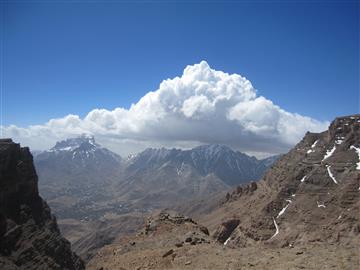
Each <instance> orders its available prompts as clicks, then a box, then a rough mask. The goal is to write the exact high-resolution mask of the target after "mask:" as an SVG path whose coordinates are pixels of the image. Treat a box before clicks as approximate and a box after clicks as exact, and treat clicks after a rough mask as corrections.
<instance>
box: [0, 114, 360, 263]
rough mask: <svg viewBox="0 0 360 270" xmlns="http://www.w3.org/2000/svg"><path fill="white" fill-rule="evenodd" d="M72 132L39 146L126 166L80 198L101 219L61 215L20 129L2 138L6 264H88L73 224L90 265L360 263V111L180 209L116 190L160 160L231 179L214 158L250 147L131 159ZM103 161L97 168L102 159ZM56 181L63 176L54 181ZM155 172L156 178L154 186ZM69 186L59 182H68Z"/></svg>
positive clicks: (160, 166) (0, 230) (0, 250)
mask: <svg viewBox="0 0 360 270" xmlns="http://www.w3.org/2000/svg"><path fill="white" fill-rule="evenodd" d="M65 142H66V143H64V142H61V143H58V144H57V145H56V146H55V147H54V148H52V149H51V150H49V151H47V152H45V153H39V154H38V155H36V158H38V157H39V156H40V157H41V155H49V156H51V157H56V156H57V157H61V156H68V157H70V158H72V157H73V156H74V160H75V159H76V158H75V156H77V155H79V159H78V160H79V162H75V161H74V162H73V163H74V164H73V166H74V167H71V168H68V169H69V171H71V170H75V171H76V172H78V171H79V170H80V168H81V167H83V168H86V166H87V163H86V160H87V159H88V158H89V160H90V156H92V157H91V160H92V162H94V163H95V164H102V162H101V161H100V160H98V159H97V155H98V154H99V156H101V155H103V154H104V153H105V154H106V155H108V154H109V156H110V155H111V156H112V158H111V160H112V161H111V162H116V163H117V164H119V167H118V166H115V167H116V170H115V169H114V170H113V171H111V173H109V174H108V175H109V178H106V179H105V178H102V179H100V180H99V181H103V182H102V183H103V186H104V190H107V191H109V192H110V191H113V193H110V194H102V195H103V197H101V198H100V197H99V198H97V200H95V201H94V202H91V201H89V202H91V203H93V204H92V205H91V204H90V205H88V204H87V203H83V204H82V208H81V207H80V205H81V202H82V201H81V198H82V196H89V194H90V193H85V194H80V195H79V201H77V202H76V204H78V205H79V209H81V210H82V211H84V215H86V214H88V215H90V214H91V213H93V217H95V216H96V215H98V216H100V217H99V218H97V219H95V218H93V219H91V218H88V219H84V218H81V219H80V220H77V219H76V218H75V217H73V218H59V220H58V221H57V219H56V218H55V216H54V215H53V214H52V213H51V211H50V208H49V206H48V204H47V203H46V202H45V201H44V200H43V199H42V198H41V196H40V195H39V191H38V178H37V172H36V170H35V167H34V163H33V157H32V155H31V153H30V151H29V149H28V148H21V147H20V145H19V144H16V143H13V142H12V140H11V139H1V140H0V186H1V189H0V268H1V269H11V270H12V269H14V270H15V269H69V270H70V269H73V270H75V269H84V267H85V266H84V262H83V261H82V259H80V258H79V257H78V256H77V255H76V254H75V253H74V252H73V251H72V250H71V245H70V243H69V242H68V241H67V240H66V239H64V238H63V236H62V234H61V233H64V232H65V234H66V233H68V238H69V239H71V240H72V242H73V245H72V248H73V249H75V250H78V251H79V252H80V253H81V255H82V257H83V258H85V259H86V261H87V264H86V269H88V270H93V269H94V270H99V269H103V270H104V269H115V270H116V269H118V270H124V269H358V268H359V266H360V261H359V256H358V252H359V250H358V247H359V245H360V218H359V211H360V196H359V192H360V115H359V114H357V115H351V116H347V117H338V118H336V119H335V120H334V121H333V122H332V123H331V125H330V127H329V129H328V130H327V131H324V132H322V133H310V132H308V133H306V135H305V136H304V138H303V139H302V140H301V141H300V142H299V143H298V144H297V145H295V146H294V148H293V149H291V150H290V151H289V152H288V153H287V154H285V155H283V156H282V157H280V158H279V159H278V160H277V161H276V162H275V163H274V164H273V165H272V166H271V167H270V168H269V169H268V170H267V172H266V173H265V175H264V176H263V177H262V178H261V179H260V180H259V181H250V182H247V183H239V184H236V185H235V186H234V187H233V188H232V189H231V190H226V191H225V192H224V191H223V192H214V193H209V194H207V196H200V197H191V196H189V200H188V201H181V200H179V201H178V204H177V205H176V204H173V205H172V206H171V208H173V210H171V209H157V208H156V207H158V206H160V205H161V203H159V202H162V201H161V200H156V199H155V200H154V201H155V203H154V204H153V207H154V209H152V210H151V213H150V212H149V211H150V209H148V212H146V211H145V212H144V209H143V208H139V209H137V208H136V207H139V206H140V205H141V204H142V203H143V201H142V199H144V198H145V197H146V196H145V197H144V195H143V194H140V193H141V192H140V191H141V189H139V190H138V196H135V195H136V193H135V194H134V193H132V194H131V196H130V197H129V198H132V200H130V201H129V202H128V204H127V205H126V207H124V206H123V205H121V204H120V203H119V202H120V201H118V200H119V198H117V197H116V195H118V194H120V195H121V191H119V190H117V188H121V182H124V183H128V184H131V181H130V180H131V179H132V181H133V182H134V183H137V186H139V183H143V182H145V181H146V179H145V178H143V179H142V180H141V181H140V179H141V177H144V176H149V175H151V174H153V175H152V176H155V174H154V173H153V171H159V170H160V171H161V170H163V171H164V172H170V171H171V172H172V173H176V174H177V175H178V176H179V177H180V176H181V175H182V174H183V173H186V171H187V170H190V173H193V174H194V175H196V176H197V175H199V176H201V177H204V175H205V177H206V176H207V177H209V175H213V177H216V178H217V179H219V181H222V180H221V179H222V178H221V177H223V176H224V175H223V174H222V170H218V169H217V167H216V165H214V164H217V162H216V160H218V162H220V161H221V162H223V160H225V162H223V163H222V164H223V166H225V164H226V165H227V166H228V168H229V169H233V170H235V171H236V170H238V171H240V168H241V166H239V168H238V166H237V163H236V161H235V162H233V160H232V159H229V160H227V159H226V158H225V159H224V158H223V157H224V156H222V155H223V153H226V155H225V157H228V156H234V157H236V158H238V157H242V155H241V154H237V153H236V152H233V151H231V150H228V149H227V148H226V147H224V146H219V145H214V146H204V147H199V148H195V149H193V150H182V151H178V150H166V149H158V150H156V149H155V150H154V149H148V150H146V151H144V153H140V154H138V155H136V156H135V157H132V158H131V159H128V160H125V161H124V160H122V159H121V158H119V157H118V156H117V155H113V153H111V152H110V153H109V152H108V150H105V149H103V148H102V147H101V146H99V145H97V144H96V143H95V141H94V139H93V138H92V137H89V136H82V137H81V138H80V139H78V138H76V139H69V140H67V141H65ZM68 147H70V148H68ZM187 151H189V152H187ZM90 152H92V153H94V154H93V155H92V154H91V153H90ZM74 153H77V154H75V155H74ZM95 153H96V154H95ZM193 153H197V154H193ZM234 153H235V154H234ZM70 154H71V155H70ZM109 156H107V157H109ZM207 157H210V158H207ZM220 157H222V158H220ZM109 158H110V157H109ZM54 159H55V158H54ZM250 159H251V158H250ZM41 160H44V159H41ZM59 160H61V159H59ZM235 160H237V159H235ZM200 161H201V162H200ZM109 162H110V161H109ZM180 162H181V163H180ZM261 162H264V163H266V162H267V161H260V162H256V160H255V163H257V164H259V163H261ZM183 163H184V165H183V167H185V169H180V168H179V167H178V165H179V164H183ZM50 164H57V161H53V163H50ZM200 164H201V165H200ZM235 164H236V166H235ZM144 165H145V166H144ZM210 165H211V166H210ZM69 166H71V163H69ZM93 166H95V165H93ZM104 166H107V165H104ZM187 166H188V168H186V167H187ZM196 166H199V167H198V168H202V171H201V170H197V169H196V168H197V167H196ZM110 167H111V168H112V166H110ZM53 168H54V169H55V168H57V170H59V169H58V168H60V167H57V166H54V167H53ZM63 168H64V169H65V167H63ZM189 168H190V169H189ZM92 170H93V172H94V173H95V171H99V170H101V167H97V168H92ZM119 171H120V172H119ZM57 172H59V171H57ZM117 174H119V175H120V176H121V177H124V178H121V181H119V180H118V179H117V178H112V177H113V175H117ZM229 175H231V174H229ZM110 176H111V177H110ZM125 176H127V178H126V177H125ZM160 176H161V174H160ZM159 179H161V178H159ZM198 179H199V178H198ZM55 180H56V181H57V180H58V178H53V179H52V180H51V182H50V183H52V182H53V181H55ZM80 180H81V181H85V182H83V183H92V182H93V180H92V179H86V178H85V180H84V179H83V178H80ZM80 180H79V181H80ZM154 180H155V179H153V180H152V179H150V182H152V183H153V184H154V182H153V181H154ZM81 181H80V182H81ZM161 181H163V180H161ZM177 181H180V179H176V180H175V184H174V183H171V182H170V183H169V185H168V187H169V188H170V187H178V186H180V184H178V183H177ZM185 181H186V180H185ZM229 181H230V180H229ZM95 182H96V181H95ZM223 183H224V185H229V184H228V183H226V182H223ZM230 183H232V182H230ZM67 184H68V185H71V182H67ZM78 184H79V183H77V185H78ZM108 184H109V185H110V187H108V186H107V185H108ZM164 184H166V182H164ZM177 185H178V186H177ZM64 187H65V185H64V186H58V188H59V190H62V188H64ZM133 187H136V185H134V186H133ZM147 187H149V186H147ZM156 188H158V187H156V186H155V187H154V189H153V190H155V189H156ZM69 189H71V187H69ZM73 191H74V190H73ZM74 192H75V193H65V194H67V195H62V196H63V198H62V199H64V198H66V196H68V197H69V198H71V196H70V195H71V194H76V191H74ZM161 192H165V189H164V190H161ZM161 192H160V193H159V194H162V193H161ZM168 192H170V193H171V190H168ZM114 194H115V195H114ZM155 194H156V193H155ZM171 194H172V193H171ZM198 194H199V193H198ZM90 195H91V194H90ZM121 196H123V197H124V198H125V195H121ZM90 197H91V196H90ZM164 198H165V197H163V199H164ZM73 199H74V200H75V198H73ZM94 199H96V197H94ZM122 199H123V198H122ZM120 200H121V198H120ZM149 200H150V198H149ZM110 202H111V203H112V204H110ZM139 202H141V203H139ZM87 206H89V207H87ZM111 206H112V207H113V208H112V207H111ZM134 206H136V207H134ZM79 209H75V210H74V211H79ZM115 209H118V210H116V211H115ZM125 209H126V210H125ZM174 210H177V211H174ZM179 210H181V212H182V213H179V212H178V211H179ZM185 214H186V215H185ZM145 216H147V217H145ZM140 221H142V222H140ZM58 222H59V223H60V227H62V228H61V232H60V230H59V227H58ZM140 223H142V225H140ZM81 230H84V231H81ZM70 232H71V233H70Z"/></svg>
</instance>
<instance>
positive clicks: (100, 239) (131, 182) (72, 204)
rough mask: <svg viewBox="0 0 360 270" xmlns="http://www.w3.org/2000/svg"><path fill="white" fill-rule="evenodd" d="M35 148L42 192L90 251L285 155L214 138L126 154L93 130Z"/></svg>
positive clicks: (77, 244)
mask: <svg viewBox="0 0 360 270" xmlns="http://www.w3.org/2000/svg"><path fill="white" fill-rule="evenodd" d="M34 156H35V157H34V162H35V166H36V169H37V173H38V175H39V190H40V193H41V194H42V195H43V196H44V198H45V199H46V200H47V201H48V203H49V205H50V206H51V208H52V209H53V211H54V213H55V215H56V216H57V217H58V221H59V226H60V229H61V230H62V232H63V233H64V235H65V236H66V237H67V238H68V239H70V240H71V242H72V243H73V246H74V248H75V250H76V251H77V252H78V253H79V254H80V255H82V257H83V258H84V259H88V258H89V257H91V256H92V253H93V252H91V254H89V250H94V252H95V250H96V249H97V248H99V247H101V246H103V245H105V244H108V243H110V242H112V241H113V240H114V239H115V238H118V237H120V236H122V235H124V234H128V233H132V232H134V231H136V230H137V229H138V228H139V227H140V226H141V224H142V222H143V218H144V217H145V216H146V215H147V214H148V213H150V212H152V211H154V210H156V209H162V208H164V207H171V206H173V205H175V204H181V203H182V202H186V201H188V200H192V199H195V198H197V199H199V198H202V197H204V196H209V195H211V194H215V193H219V192H224V191H227V190H229V189H231V188H232V187H234V186H235V185H238V184H241V183H247V182H249V181H251V180H257V179H259V178H260V177H261V176H262V175H263V174H264V173H265V171H266V170H267V169H268V168H269V166H271V164H272V163H273V162H274V161H275V160H276V159H277V158H278V156H275V157H270V158H267V159H263V160H258V159H256V158H255V157H250V156H248V155H246V154H243V153H240V152H237V151H233V150H232V149H230V148H229V147H227V146H225V145H218V144H214V145H203V146H199V147H196V148H193V149H190V150H180V149H165V148H161V149H153V148H148V149H146V150H144V151H143V152H140V153H138V154H136V155H132V156H131V157H129V158H127V159H123V158H121V157H120V156H119V155H117V154H115V153H114V152H112V151H110V150H108V149H106V148H104V147H102V146H101V145H99V144H97V143H96V141H95V139H94V137H93V136H91V135H82V136H80V137H76V138H69V139H66V140H63V141H60V142H57V143H56V144H55V146H54V147H52V148H51V149H49V150H47V151H43V152H37V153H36V155H34ZM119 223H122V224H127V225H126V226H120V227H119V226H118V225H119ZM104 224H105V225H104ZM99 228H100V229H99ZM115 228H116V229H115ZM89 244H90V245H92V246H93V247H91V248H90V247H89ZM84 253H86V254H84Z"/></svg>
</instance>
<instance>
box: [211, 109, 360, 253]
mask: <svg viewBox="0 0 360 270" xmlns="http://www.w3.org/2000/svg"><path fill="white" fill-rule="evenodd" d="M359 150H360V115H353V116H348V117H339V118H336V119H335V120H334V121H333V122H332V123H331V125H330V127H329V130H327V131H325V132H322V133H309V132H308V133H307V134H306V135H305V137H304V138H303V139H302V140H301V141H300V142H299V143H298V144H297V145H296V146H295V147H294V148H293V149H292V150H291V151H290V152H289V153H288V154H286V155H284V156H283V157H282V158H281V159H280V160H279V161H278V162H277V163H275V165H273V167H272V169H271V170H269V171H268V173H266V175H265V176H264V177H263V179H262V180H261V181H259V182H258V183H257V185H256V188H254V184H249V185H245V186H240V187H238V188H236V189H235V190H234V191H233V192H232V193H231V194H229V195H228V196H227V198H225V199H224V200H225V203H224V205H223V206H222V207H220V208H219V209H217V210H216V211H215V212H214V213H212V215H216V214H217V213H218V214H219V218H221V219H222V221H223V223H222V225H221V226H219V227H218V228H217V230H216V232H215V235H214V236H215V238H217V240H218V241H220V242H222V243H224V242H225V243H226V245H228V246H233V247H246V246H249V245H255V244H258V243H260V242H263V243H267V244H272V245H278V246H288V245H290V246H294V245H298V244H306V243H309V242H312V243H313V242H317V243H319V242H323V243H332V244H345V245H349V246H354V245H359V242H360V240H359V239H360V216H359V211H360V166H359V164H360V163H359V162H360V151H359ZM251 185H253V186H252V188H251ZM244 191H246V192H244ZM224 208H226V209H227V210H228V211H231V212H232V213H234V215H233V216H232V217H231V218H230V217H229V216H228V214H224ZM229 209H231V210H229ZM221 213H222V214H221ZM231 220H232V221H234V220H237V221H238V224H237V226H228V224H233V223H231V222H230V221H231ZM223 235H226V236H227V239H224V237H221V236H223Z"/></svg>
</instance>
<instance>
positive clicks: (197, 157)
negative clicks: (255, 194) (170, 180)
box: [126, 144, 278, 186]
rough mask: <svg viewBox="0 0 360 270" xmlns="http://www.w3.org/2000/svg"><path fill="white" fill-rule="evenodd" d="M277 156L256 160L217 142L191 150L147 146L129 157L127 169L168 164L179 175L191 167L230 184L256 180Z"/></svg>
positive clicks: (203, 175)
mask: <svg viewBox="0 0 360 270" xmlns="http://www.w3.org/2000/svg"><path fill="white" fill-rule="evenodd" d="M277 158H278V156H274V157H270V158H267V159H265V160H258V159H256V158H255V157H250V156H248V155H246V154H243V153H241V152H235V151H233V150H232V149H230V148H229V147H227V146H225V145H219V144H210V145H202V146H199V147H195V148H193V149H191V150H179V149H165V148H161V149H152V148H148V149H146V150H145V151H143V152H141V153H140V154H138V155H136V156H134V157H133V158H131V159H130V160H128V164H127V166H126V172H127V173H128V174H133V173H143V172H144V171H148V172H151V171H154V170H160V169H164V168H165V167H170V168H172V169H173V171H174V172H176V175H178V176H183V175H185V174H186V172H189V171H190V170H191V171H193V172H194V173H196V174H198V175H199V176H201V177H205V176H207V175H210V174H213V175H214V176H216V177H217V178H219V179H220V180H221V181H222V182H224V183H225V184H226V185H229V186H232V185H236V184H239V183H242V182H249V181H250V180H256V179H259V178H260V177H261V176H262V175H263V174H264V172H265V171H266V169H267V168H268V167H269V166H271V165H272V164H273V163H274V162H275V161H276V160H277Z"/></svg>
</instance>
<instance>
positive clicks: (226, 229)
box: [213, 219, 240, 243]
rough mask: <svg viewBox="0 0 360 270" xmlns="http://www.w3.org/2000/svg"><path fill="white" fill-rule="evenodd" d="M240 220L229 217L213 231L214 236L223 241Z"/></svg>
mask: <svg viewBox="0 0 360 270" xmlns="http://www.w3.org/2000/svg"><path fill="white" fill-rule="evenodd" d="M239 223H240V220H238V219H230V220H227V221H225V222H223V223H222V224H221V225H220V226H219V228H218V229H217V230H216V231H215V233H214V235H213V236H214V238H215V239H216V240H217V241H218V242H220V243H225V242H226V240H227V239H229V237H230V236H231V234H232V232H233V231H234V230H235V229H236V227H237V226H238V225H239Z"/></svg>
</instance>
